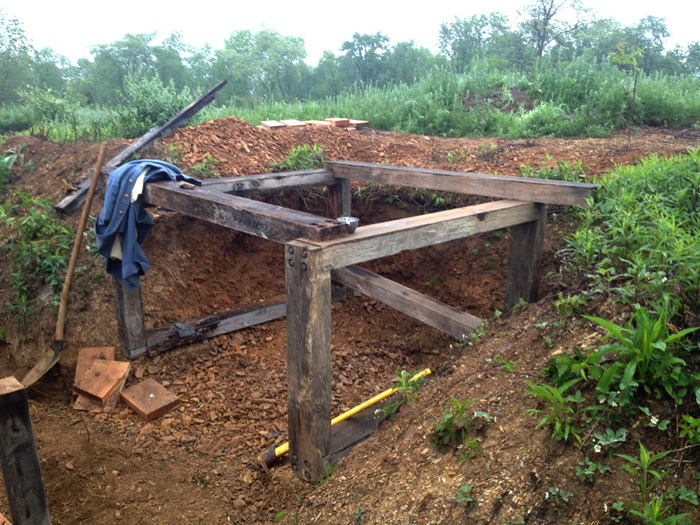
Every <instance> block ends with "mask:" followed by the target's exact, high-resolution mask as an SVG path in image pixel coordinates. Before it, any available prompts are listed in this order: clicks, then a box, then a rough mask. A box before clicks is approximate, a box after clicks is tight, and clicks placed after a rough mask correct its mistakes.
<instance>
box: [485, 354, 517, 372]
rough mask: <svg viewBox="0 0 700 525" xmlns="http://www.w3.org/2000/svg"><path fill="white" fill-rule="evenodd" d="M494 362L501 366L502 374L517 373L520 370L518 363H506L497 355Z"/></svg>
mask: <svg viewBox="0 0 700 525" xmlns="http://www.w3.org/2000/svg"><path fill="white" fill-rule="evenodd" d="M494 360H495V361H496V363H498V364H499V365H501V366H502V367H503V369H502V370H501V374H502V373H503V372H515V371H516V370H517V369H518V368H520V367H519V366H518V365H517V364H516V363H511V362H510V361H506V360H505V359H503V358H502V357H501V356H500V355H497V356H496V358H495V359H494ZM492 366H493V365H492Z"/></svg>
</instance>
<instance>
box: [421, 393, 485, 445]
mask: <svg viewBox="0 0 700 525" xmlns="http://www.w3.org/2000/svg"><path fill="white" fill-rule="evenodd" d="M477 401H479V399H471V400H470V399H465V400H464V401H462V402H461V403H460V401H459V400H458V399H457V398H456V397H453V398H451V400H450V403H449V405H448V408H447V409H446V410H443V411H442V421H440V422H439V423H437V424H436V425H435V426H434V427H433V431H432V433H431V434H430V442H431V443H432V444H433V446H435V447H439V446H444V445H448V444H456V445H459V444H462V443H464V440H465V438H466V437H467V432H468V431H469V430H470V429H476V430H478V429H480V428H481V427H482V426H483V425H484V424H485V423H488V422H489V421H492V420H493V418H492V417H490V416H489V415H488V414H487V413H486V412H474V415H473V416H472V415H471V414H470V413H469V407H471V406H472V405H473V404H474V403H476V402H477Z"/></svg>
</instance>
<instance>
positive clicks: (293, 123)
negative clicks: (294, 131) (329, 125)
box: [280, 118, 306, 128]
mask: <svg viewBox="0 0 700 525" xmlns="http://www.w3.org/2000/svg"><path fill="white" fill-rule="evenodd" d="M280 122H281V123H282V124H284V125H285V127H288V128H305V127H306V123H305V122H301V121H300V120H296V119H293V118H290V119H287V120H280Z"/></svg>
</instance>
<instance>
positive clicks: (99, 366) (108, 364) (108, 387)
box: [73, 359, 130, 403]
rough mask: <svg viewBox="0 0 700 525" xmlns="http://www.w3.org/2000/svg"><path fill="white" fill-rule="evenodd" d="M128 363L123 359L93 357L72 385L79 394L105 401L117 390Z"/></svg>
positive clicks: (127, 370) (126, 370) (127, 368)
mask: <svg viewBox="0 0 700 525" xmlns="http://www.w3.org/2000/svg"><path fill="white" fill-rule="evenodd" d="M129 368H130V365H129V363H127V362H124V361H106V360H104V359H95V361H94V362H93V363H92V366H91V367H90V368H89V369H88V370H87V372H85V374H84V375H83V377H81V378H79V380H78V382H76V383H75V384H74V385H73V388H75V390H77V391H78V393H79V394H82V395H84V396H88V397H90V398H93V399H97V400H98V401H100V402H101V403H105V402H106V401H107V400H108V399H109V397H110V396H111V395H112V394H113V393H114V392H115V391H117V389H118V388H119V385H120V384H121V383H122V380H123V379H124V377H125V376H126V375H127V374H128V373H129Z"/></svg>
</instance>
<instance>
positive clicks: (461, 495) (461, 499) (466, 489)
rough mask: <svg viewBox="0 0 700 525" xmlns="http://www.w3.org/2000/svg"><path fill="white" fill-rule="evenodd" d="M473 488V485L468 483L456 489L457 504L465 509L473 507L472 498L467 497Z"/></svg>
mask: <svg viewBox="0 0 700 525" xmlns="http://www.w3.org/2000/svg"><path fill="white" fill-rule="evenodd" d="M473 488H474V483H469V484H468V485H462V486H461V487H460V488H458V489H457V503H458V504H459V505H460V506H462V507H464V508H465V509H466V508H467V507H472V506H473V505H474V498H472V497H471V496H470V495H469V493H470V492H471V490H472V489H473Z"/></svg>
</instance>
